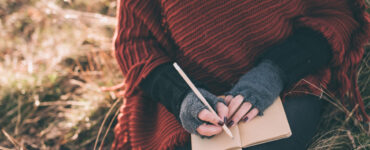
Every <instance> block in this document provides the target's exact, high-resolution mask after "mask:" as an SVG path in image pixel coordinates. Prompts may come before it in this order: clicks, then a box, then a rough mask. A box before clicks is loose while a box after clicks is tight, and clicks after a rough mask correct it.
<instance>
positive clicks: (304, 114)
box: [175, 95, 323, 150]
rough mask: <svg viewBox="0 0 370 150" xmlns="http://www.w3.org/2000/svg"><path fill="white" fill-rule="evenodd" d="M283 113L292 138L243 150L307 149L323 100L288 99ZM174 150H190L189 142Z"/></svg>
mask: <svg viewBox="0 0 370 150" xmlns="http://www.w3.org/2000/svg"><path fill="white" fill-rule="evenodd" d="M283 105H284V108H285V112H286V115H287V118H288V121H289V125H290V128H291V130H292V136H291V137H289V138H286V139H282V140H277V141H273V142H269V143H265V144H261V145H256V146H253V147H248V148H243V150H280V149H281V150H304V149H307V147H308V144H309V143H310V142H311V139H312V137H313V136H314V135H315V131H316V128H317V125H318V123H319V120H320V116H321V111H322V107H323V100H321V99H319V98H318V97H316V96H312V95H304V96H297V97H288V98H286V100H285V102H283ZM175 149H176V150H190V149H191V143H190V141H189V142H188V143H186V145H185V146H182V147H176V148H175Z"/></svg>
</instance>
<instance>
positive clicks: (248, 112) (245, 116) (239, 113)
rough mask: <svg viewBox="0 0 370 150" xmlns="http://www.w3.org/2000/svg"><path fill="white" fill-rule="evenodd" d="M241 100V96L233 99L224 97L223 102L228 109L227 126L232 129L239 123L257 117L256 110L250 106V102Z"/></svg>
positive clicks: (229, 96)
mask: <svg viewBox="0 0 370 150" xmlns="http://www.w3.org/2000/svg"><path fill="white" fill-rule="evenodd" d="M243 99H244V97H243V96H241V95H237V96H235V97H233V96H231V95H228V96H226V97H225V102H226V105H227V106H228V109H229V112H228V116H227V118H229V119H228V122H227V126H229V127H232V126H234V125H235V124H238V123H239V122H240V121H243V122H246V121H248V120H251V119H253V118H254V117H256V116H257V114H258V112H259V111H258V109H257V108H252V107H253V106H252V104H251V103H250V102H243ZM239 107H240V108H239ZM238 108H239V109H238ZM234 113H235V114H234ZM233 114H234V115H233ZM231 115H233V116H231ZM231 117H232V118H231Z"/></svg>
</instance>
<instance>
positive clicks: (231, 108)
mask: <svg viewBox="0 0 370 150" xmlns="http://www.w3.org/2000/svg"><path fill="white" fill-rule="evenodd" d="M242 102H243V96H241V95H238V96H235V97H234V98H233V99H232V100H231V102H230V104H229V106H228V107H229V113H228V114H227V118H231V116H232V115H233V114H234V112H235V111H236V110H237V109H238V108H239V106H240V105H241V104H242Z"/></svg>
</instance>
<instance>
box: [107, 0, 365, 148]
mask: <svg viewBox="0 0 370 150" xmlns="http://www.w3.org/2000/svg"><path fill="white" fill-rule="evenodd" d="M364 10H365V5H364V1H363V0H207V1H205V0H192V1H190V0H118V11H117V19H118V25H117V30H116V36H115V52H116V57H117V60H118V64H119V65H120V68H121V70H122V72H123V74H124V76H125V81H124V82H125V84H126V85H125V91H126V95H125V98H124V104H123V105H122V107H121V109H120V112H121V113H120V115H119V117H118V124H117V125H116V127H115V141H114V143H113V149H171V148H173V147H174V145H175V144H182V143H184V142H185V141H186V140H189V134H188V133H187V132H186V131H185V130H184V129H183V128H182V127H181V125H180V124H179V123H178V122H177V121H176V120H175V117H174V116H173V115H172V114H171V113H169V112H168V111H167V110H166V109H165V108H164V107H163V106H162V105H161V104H158V103H154V102H153V101H150V100H147V98H145V97H144V96H143V93H142V91H141V90H140V89H139V88H138V84H139V83H140V81H141V80H142V79H143V78H145V77H146V76H147V75H148V73H149V72H150V71H151V70H152V69H153V68H155V67H156V66H158V65H160V64H162V63H164V62H168V61H176V62H178V63H179V64H180V65H181V67H182V68H183V69H184V70H185V71H186V72H187V73H188V74H189V75H190V76H192V77H193V78H194V79H196V80H199V81H201V82H202V83H204V84H206V85H207V87H209V88H210V91H211V92H213V93H214V94H222V93H223V92H226V91H227V90H229V89H230V88H231V87H232V84H234V83H235V82H237V81H238V79H239V77H240V76H242V75H243V74H244V73H246V72H247V71H248V70H249V69H251V68H252V67H253V66H254V63H255V61H256V59H258V58H259V56H260V55H261V54H262V53H263V52H264V51H265V50H266V49H267V48H269V47H270V46H272V45H274V44H276V43H278V42H281V41H283V40H284V39H286V38H287V37H288V36H289V35H290V34H292V32H294V30H295V29H296V28H298V27H301V26H306V27H310V28H312V29H314V30H317V31H320V32H321V33H323V35H324V36H325V37H326V38H327V39H328V41H329V43H330V44H331V46H332V49H333V55H334V56H333V59H332V61H331V63H330V65H328V66H326V67H325V69H322V70H321V71H320V72H319V73H317V74H312V75H310V76H308V77H306V78H305V79H303V80H301V81H300V82H298V83H297V84H296V85H295V86H294V87H292V88H290V89H288V90H286V91H285V92H284V93H283V95H282V96H286V95H292V94H303V93H305V94H315V95H320V94H321V93H322V92H323V90H325V91H328V92H331V93H333V94H334V95H336V96H337V97H340V98H342V100H343V103H344V104H347V105H348V106H351V107H353V106H354V105H355V104H359V106H360V107H359V108H360V109H359V111H357V115H358V117H359V118H360V117H361V115H359V114H361V113H362V114H363V115H362V116H363V117H365V119H366V121H369V118H368V117H367V115H366V112H365V108H364V105H363V102H362V100H361V97H360V93H359V90H358V87H357V83H356V80H357V77H356V69H357V67H358V65H359V62H360V60H361V57H362V55H363V52H364V51H363V48H362V46H363V44H364V43H365V42H366V41H367V40H368V39H369V37H368V35H370V34H369V33H370V30H369V19H368V18H367V17H368V16H367V14H365V11H364ZM345 96H346V97H348V98H346V99H344V97H345Z"/></svg>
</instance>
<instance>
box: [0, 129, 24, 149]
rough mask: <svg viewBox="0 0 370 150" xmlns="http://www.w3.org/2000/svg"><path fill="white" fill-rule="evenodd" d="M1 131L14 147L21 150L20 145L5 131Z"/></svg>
mask: <svg viewBox="0 0 370 150" xmlns="http://www.w3.org/2000/svg"><path fill="white" fill-rule="evenodd" d="M1 131H2V132H3V134H4V135H5V137H6V138H7V139H8V140H9V141H10V142H11V143H12V144H13V145H14V147H16V148H17V149H19V147H20V146H19V143H18V142H17V141H16V140H15V139H14V138H13V137H12V136H10V135H9V134H8V133H7V132H6V131H5V130H4V129H1Z"/></svg>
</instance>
